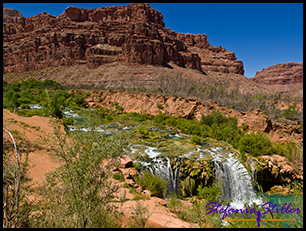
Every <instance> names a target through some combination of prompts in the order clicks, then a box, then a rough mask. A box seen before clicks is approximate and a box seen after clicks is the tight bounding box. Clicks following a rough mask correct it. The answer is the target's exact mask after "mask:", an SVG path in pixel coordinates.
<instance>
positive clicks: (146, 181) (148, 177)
mask: <svg viewBox="0 0 306 231" xmlns="http://www.w3.org/2000/svg"><path fill="white" fill-rule="evenodd" d="M134 180H135V182H136V183H137V184H139V185H140V186H141V187H142V188H143V189H147V190H149V191H150V192H151V193H152V195H153V196H157V197H160V198H163V197H164V196H165V194H166V190H167V186H168V182H167V180H165V179H163V178H161V177H160V176H158V175H153V174H151V172H150V171H148V170H145V171H143V172H142V173H141V174H140V177H139V178H137V177H134Z"/></svg>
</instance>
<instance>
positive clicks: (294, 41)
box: [3, 3, 303, 77]
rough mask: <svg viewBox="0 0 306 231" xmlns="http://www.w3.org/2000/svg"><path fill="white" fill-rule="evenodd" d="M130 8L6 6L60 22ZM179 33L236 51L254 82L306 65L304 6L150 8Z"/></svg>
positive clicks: (169, 5)
mask: <svg viewBox="0 0 306 231" xmlns="http://www.w3.org/2000/svg"><path fill="white" fill-rule="evenodd" d="M128 4H129V3H3V5H4V6H5V7H8V8H12V9H17V10H19V11H20V12H21V13H22V14H23V16H24V17H30V16H35V15H37V14H38V13H41V12H43V11H45V12H47V13H49V14H51V15H54V16H59V15H60V14H61V13H62V12H63V11H64V10H65V8H66V7H68V6H77V7H81V8H87V9H90V8H100V7H103V6H110V5H113V6H122V5H128ZM150 6H151V7H152V8H153V9H156V10H158V11H159V12H161V13H162V14H163V16H164V22H165V24H166V28H171V29H172V30H173V31H175V32H181V33H192V34H206V35H207V36H208V41H209V43H210V45H213V46H219V45H221V46H222V47H225V48H226V50H231V51H234V52H235V54H236V57H237V60H241V61H243V63H244V70H245V76H247V77H254V76H255V73H256V71H260V70H262V69H263V68H266V67H268V66H271V65H275V64H278V63H284V62H302V61H303V4H302V3H150Z"/></svg>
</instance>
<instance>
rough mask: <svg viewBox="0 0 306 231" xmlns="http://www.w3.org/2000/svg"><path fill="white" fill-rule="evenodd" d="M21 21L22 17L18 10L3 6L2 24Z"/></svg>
mask: <svg viewBox="0 0 306 231" xmlns="http://www.w3.org/2000/svg"><path fill="white" fill-rule="evenodd" d="M21 19H24V17H23V15H22V14H21V13H20V12H19V11H18V10H13V9H9V8H6V7H4V6H3V22H11V23H20V20H21Z"/></svg>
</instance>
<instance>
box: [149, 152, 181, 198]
mask: <svg viewBox="0 0 306 231" xmlns="http://www.w3.org/2000/svg"><path fill="white" fill-rule="evenodd" d="M165 161H166V162H167V164H165ZM154 162H155V164H154V166H153V167H150V168H149V169H150V170H151V172H152V173H153V174H156V175H159V176H161V177H162V178H164V179H166V180H167V181H168V188H167V192H166V196H170V195H171V194H174V193H176V194H177V195H180V176H179V173H180V167H177V163H176V166H175V170H174V173H173V170H172V167H171V161H170V159H169V158H168V157H165V158H164V159H163V158H155V159H154Z"/></svg>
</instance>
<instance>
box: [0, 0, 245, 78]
mask: <svg viewBox="0 0 306 231" xmlns="http://www.w3.org/2000/svg"><path fill="white" fill-rule="evenodd" d="M115 61H120V62H124V63H126V64H128V65H134V64H137V65H138V64H152V65H167V63H169V62H174V63H176V64H177V65H179V66H182V67H188V68H193V69H198V70H203V71H214V72H223V73H236V74H243V63H242V62H241V61H236V57H235V54H234V53H233V52H231V51H225V48H221V47H214V46H210V45H209V42H208V41H207V36H206V35H190V34H180V33H175V32H173V31H171V30H170V29H165V23H164V22H163V15H162V14H161V13H160V12H158V11H156V10H154V9H152V8H151V7H150V6H149V4H145V3H136V4H131V5H128V6H120V7H117V6H116V7H102V8H98V9H80V8H77V7H68V8H67V9H66V10H65V11H64V12H63V13H62V14H61V15H60V16H59V17H54V16H52V15H50V14H48V13H46V12H43V13H40V14H38V15H37V16H35V17H28V18H23V17H22V18H21V19H20V20H19V21H14V22H12V21H9V22H7V21H3V73H6V72H24V71H28V70H39V69H43V68H46V67H52V66H59V65H74V64H86V65H87V67H89V68H95V67H97V66H99V65H103V64H105V63H111V62H115Z"/></svg>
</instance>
